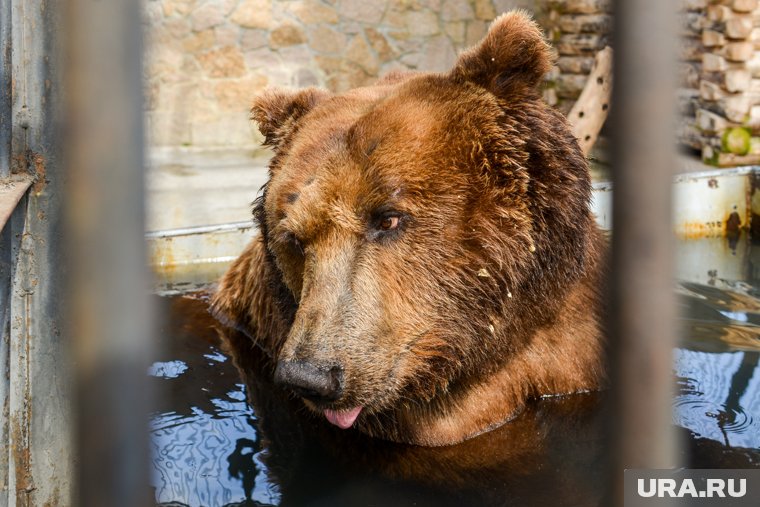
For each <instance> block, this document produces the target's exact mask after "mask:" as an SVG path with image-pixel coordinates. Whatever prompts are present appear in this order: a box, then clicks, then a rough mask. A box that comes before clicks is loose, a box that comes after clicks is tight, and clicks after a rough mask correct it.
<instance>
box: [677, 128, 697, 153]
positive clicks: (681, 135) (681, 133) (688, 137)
mask: <svg viewBox="0 0 760 507" xmlns="http://www.w3.org/2000/svg"><path fill="white" fill-rule="evenodd" d="M676 141H677V142H678V143H679V144H682V145H684V146H688V147H689V148H693V149H695V150H700V149H702V146H703V144H704V141H703V138H702V133H701V132H700V131H699V129H698V128H697V127H696V126H695V125H693V124H687V123H683V122H681V123H679V124H678V125H677V126H676Z"/></svg>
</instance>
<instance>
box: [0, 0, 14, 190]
mask: <svg viewBox="0 0 760 507" xmlns="http://www.w3.org/2000/svg"><path fill="white" fill-rule="evenodd" d="M11 14H12V9H11V0H2V2H0V179H2V178H7V177H8V176H10V173H11V171H10V163H11V108H12V103H11V100H12V98H11V83H12V78H11V68H12V60H11V58H12V56H11V49H12V48H13V44H12V36H13V32H12V31H11Z"/></svg>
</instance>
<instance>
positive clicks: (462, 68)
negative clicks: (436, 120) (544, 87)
mask: <svg viewBox="0 0 760 507" xmlns="http://www.w3.org/2000/svg"><path fill="white" fill-rule="evenodd" d="M552 61H553V53H552V49H551V47H550V46H549V44H547V42H546V40H545V39H544V36H543V33H542V32H541V28H539V26H538V25H537V24H536V23H535V21H533V19H532V18H531V17H530V15H529V14H528V13H526V12H525V11H521V10H515V11H511V12H508V13H506V14H502V15H501V16H499V17H498V18H496V19H495V20H494V21H493V23H492V24H491V27H490V29H489V30H488V33H487V34H486V36H485V38H484V39H483V40H482V41H480V44H478V45H477V46H475V47H473V48H470V49H468V50H467V51H465V52H464V53H462V55H460V57H459V59H458V60H457V62H456V64H455V65H454V69H453V70H452V71H451V76H452V77H454V78H455V79H462V80H465V81H470V82H473V83H475V84H477V85H479V86H481V87H483V88H485V89H486V90H488V91H490V92H491V93H493V94H494V95H496V96H497V97H504V96H507V95H509V94H513V93H520V92H523V91H533V90H535V89H536V88H537V87H538V85H539V83H541V79H542V78H543V76H544V74H546V73H547V72H548V71H549V70H550V69H551V66H552Z"/></svg>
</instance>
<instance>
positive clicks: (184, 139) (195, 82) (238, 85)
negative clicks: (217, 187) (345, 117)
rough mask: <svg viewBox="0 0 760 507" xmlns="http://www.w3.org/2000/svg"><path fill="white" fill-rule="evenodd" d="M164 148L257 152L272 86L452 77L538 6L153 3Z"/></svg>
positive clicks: (425, 0)
mask: <svg viewBox="0 0 760 507" xmlns="http://www.w3.org/2000/svg"><path fill="white" fill-rule="evenodd" d="M144 2H145V25H146V30H145V31H146V46H147V56H146V64H145V72H146V82H147V90H146V109H147V122H148V136H149V142H150V143H151V144H152V145H154V146H199V147H211V146H238V147H248V146H254V145H257V144H258V143H259V141H260V138H259V137H258V133H257V132H255V129H253V128H252V126H251V124H250V122H249V121H248V107H249V104H250V102H251V99H252V97H253V96H254V95H255V94H256V93H257V92H259V91H261V90H263V89H264V88H266V87H268V86H289V87H303V86H312V85H314V86H321V87H325V88H328V89H330V90H333V91H343V90H346V89H349V88H352V87H356V86H361V85H364V84H367V83H371V82H373V81H374V80H375V79H377V77H378V76H381V75H383V74H385V73H387V72H388V71H391V70H394V69H412V70H415V69H419V70H436V71H440V70H446V69H448V68H449V67H450V66H451V65H452V63H453V62H454V59H455V58H456V55H457V53H458V52H459V51H460V50H462V49H463V48H466V47H468V46H470V45H472V44H474V43H476V42H477V41H478V40H480V38H481V37H482V36H483V35H484V34H485V32H486V29H487V27H488V24H489V22H490V21H491V20H492V19H493V18H494V17H495V16H496V15H497V14H499V13H501V12H503V11H506V10H509V9H512V8H515V7H522V8H525V9H528V10H534V7H535V0H379V1H363V0H281V1H272V0H144Z"/></svg>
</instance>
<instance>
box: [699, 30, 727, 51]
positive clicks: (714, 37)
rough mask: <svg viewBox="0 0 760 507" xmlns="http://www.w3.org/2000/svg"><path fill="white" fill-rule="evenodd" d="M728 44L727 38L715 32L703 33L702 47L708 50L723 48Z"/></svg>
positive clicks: (706, 31)
mask: <svg viewBox="0 0 760 507" xmlns="http://www.w3.org/2000/svg"><path fill="white" fill-rule="evenodd" d="M725 44H726V36H725V35H723V34H722V33H721V32H716V31H715V30H703V31H702V45H703V46H705V47H708V48H712V47H715V46H723V45H725Z"/></svg>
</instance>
